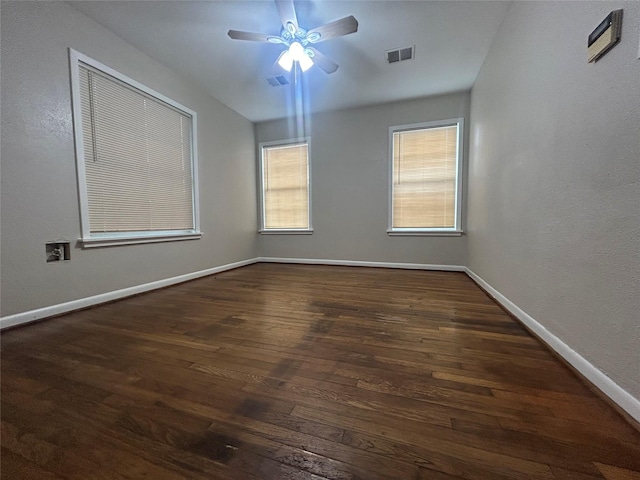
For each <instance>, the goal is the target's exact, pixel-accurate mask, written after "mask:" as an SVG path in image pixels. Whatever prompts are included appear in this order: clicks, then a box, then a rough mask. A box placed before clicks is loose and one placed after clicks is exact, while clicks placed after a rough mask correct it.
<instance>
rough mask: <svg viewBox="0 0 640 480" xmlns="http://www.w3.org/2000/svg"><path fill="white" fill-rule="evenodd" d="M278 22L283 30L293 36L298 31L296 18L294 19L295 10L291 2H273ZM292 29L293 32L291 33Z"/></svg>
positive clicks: (288, 0)
mask: <svg viewBox="0 0 640 480" xmlns="http://www.w3.org/2000/svg"><path fill="white" fill-rule="evenodd" d="M275 2H276V7H278V13H279V14H280V21H281V22H282V26H283V27H284V29H285V30H288V31H289V33H291V34H294V33H295V32H296V31H297V30H298V17H296V9H295V7H294V6H293V0H275ZM292 27H293V31H292Z"/></svg>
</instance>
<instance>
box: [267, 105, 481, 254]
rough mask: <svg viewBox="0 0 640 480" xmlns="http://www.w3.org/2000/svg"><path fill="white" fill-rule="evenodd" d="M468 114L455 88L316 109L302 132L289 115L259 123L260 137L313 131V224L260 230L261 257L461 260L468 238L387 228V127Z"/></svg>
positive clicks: (293, 136)
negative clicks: (285, 230) (280, 231)
mask: <svg viewBox="0 0 640 480" xmlns="http://www.w3.org/2000/svg"><path fill="white" fill-rule="evenodd" d="M468 113H469V94H468V93H460V94H454V95H446V96H440V97H430V98H425V99H417V100H412V101H410V102H397V103H390V104H384V105H378V106H373V107H365V108H357V109H350V110H343V111H336V112H328V113H321V114H316V115H312V116H311V117H310V118H308V119H306V131H301V130H296V128H295V122H291V121H287V120H277V121H271V122H264V123H259V124H257V126H256V136H257V140H258V142H266V141H274V140H284V139H288V138H295V137H296V136H304V135H305V134H306V135H308V136H310V137H311V143H310V157H311V170H312V206H313V212H312V215H313V228H314V233H313V235H262V236H261V238H260V253H261V255H262V256H267V257H293V258H311V259H329V260H359V261H378V262H400V263H420V264H438V265H465V263H466V248H467V247H466V240H467V239H466V237H465V236H462V237H397V236H393V237H390V236H388V235H387V233H386V231H387V228H388V199H389V186H388V181H389V127H391V126H394V125H404V124H410V123H418V122H428V121H435V120H446V119H450V118H457V117H465V119H466V120H467V121H468V118H469V115H468ZM467 123H468V122H467ZM465 126H466V125H465ZM467 130H468V129H467ZM464 151H465V152H466V151H467V149H466V147H465V150H464ZM465 163H466V161H465ZM463 184H464V185H466V182H463ZM463 204H464V202H463Z"/></svg>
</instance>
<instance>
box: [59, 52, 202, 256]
mask: <svg viewBox="0 0 640 480" xmlns="http://www.w3.org/2000/svg"><path fill="white" fill-rule="evenodd" d="M70 57H71V72H72V74H71V75H72V93H73V112H74V128H75V137H76V161H77V167H78V184H79V190H80V207H81V208H80V210H81V219H82V243H83V245H84V246H85V247H94V246H107V245H121V244H129V243H146V242H158V241H167V240H185V239H193V238H199V237H200V236H201V234H200V232H199V225H198V208H197V156H196V152H195V145H196V130H197V126H196V113H195V112H193V111H191V110H189V109H188V108H186V107H184V106H182V105H180V104H178V103H176V102H174V101H172V100H170V99H168V98H166V97H164V96H163V95H161V94H159V93H157V92H155V91H153V90H151V89H149V88H147V87H145V86H144V85H141V84H140V83H138V82H136V81H135V80H132V79H130V78H128V77H126V76H124V75H122V74H120V73H118V72H116V71H114V70H112V69H111V68H109V67H107V66H105V65H102V64H101V63H99V62H96V61H95V60H92V59H91V58H89V57H86V56H84V55H82V54H80V53H78V52H75V51H74V50H71V53H70Z"/></svg>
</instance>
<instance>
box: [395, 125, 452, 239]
mask: <svg viewBox="0 0 640 480" xmlns="http://www.w3.org/2000/svg"><path fill="white" fill-rule="evenodd" d="M462 126H463V121H462V119H456V120H449V121H444V122H434V123H422V124H414V125H403V126H398V127H391V128H390V130H389V133H390V134H389V137H390V138H389V142H390V156H391V173H390V181H391V194H390V208H389V217H390V222H389V223H390V225H389V230H388V231H389V233H390V234H409V235H412V234H413V235H416V234H417V235H420V234H422V235H429V234H435V235H437V234H444V235H446V234H449V235H457V234H460V233H461V229H460V173H461V170H462V169H461V157H462V147H461V145H462V138H463V136H462Z"/></svg>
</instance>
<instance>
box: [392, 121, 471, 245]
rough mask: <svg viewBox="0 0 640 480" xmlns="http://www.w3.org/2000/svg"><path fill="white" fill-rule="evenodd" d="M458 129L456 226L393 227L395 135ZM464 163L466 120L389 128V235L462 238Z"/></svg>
mask: <svg viewBox="0 0 640 480" xmlns="http://www.w3.org/2000/svg"><path fill="white" fill-rule="evenodd" d="M452 126H457V127H458V135H457V139H456V144H457V152H456V154H457V155H456V184H455V197H454V198H455V203H454V208H455V216H454V219H455V220H454V226H453V227H452V228H446V227H394V226H393V193H394V190H393V173H394V171H393V166H394V162H393V143H394V142H393V135H394V133H401V132H410V131H414V130H429V129H432V128H442V127H452ZM463 161H464V118H463V117H458V118H451V119H447V120H436V121H431V122H421V123H411V124H407V125H394V126H391V127H389V202H388V208H389V211H388V222H389V223H388V228H387V235H397V236H460V235H462V234H463V233H464V231H463V229H462V171H463Z"/></svg>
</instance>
